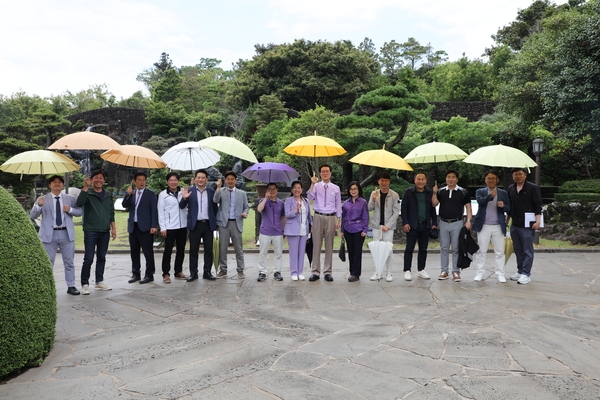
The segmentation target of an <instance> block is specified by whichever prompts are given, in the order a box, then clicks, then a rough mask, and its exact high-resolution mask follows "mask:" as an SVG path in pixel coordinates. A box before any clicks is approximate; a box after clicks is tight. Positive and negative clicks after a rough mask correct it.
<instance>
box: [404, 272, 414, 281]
mask: <svg viewBox="0 0 600 400" xmlns="http://www.w3.org/2000/svg"><path fill="white" fill-rule="evenodd" d="M404 280H405V281H412V274H411V273H410V271H406V272H405V273H404Z"/></svg>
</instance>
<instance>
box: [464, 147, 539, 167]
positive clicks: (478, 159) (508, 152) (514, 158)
mask: <svg viewBox="0 0 600 400" xmlns="http://www.w3.org/2000/svg"><path fill="white" fill-rule="evenodd" d="M463 161H464V162H466V163H469V164H479V165H487V166H490V167H507V168H529V167H537V164H536V163H535V161H533V160H532V159H531V157H529V156H528V155H527V154H525V153H524V152H522V151H521V150H519V149H515V148H514V147H510V146H503V145H501V144H497V145H493V146H485V147H482V148H480V149H477V150H475V151H474V152H472V153H471V154H469V156H468V157H467V158H465V159H464V160H463Z"/></svg>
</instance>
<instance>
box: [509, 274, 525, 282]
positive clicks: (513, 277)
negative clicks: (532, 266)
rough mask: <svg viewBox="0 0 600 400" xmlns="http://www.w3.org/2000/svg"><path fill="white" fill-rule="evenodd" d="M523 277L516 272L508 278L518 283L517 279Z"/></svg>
mask: <svg viewBox="0 0 600 400" xmlns="http://www.w3.org/2000/svg"><path fill="white" fill-rule="evenodd" d="M522 276H523V275H521V274H519V273H518V272H517V273H516V274H514V275H513V276H511V277H510V280H511V281H518V280H519V278H521V277H522Z"/></svg>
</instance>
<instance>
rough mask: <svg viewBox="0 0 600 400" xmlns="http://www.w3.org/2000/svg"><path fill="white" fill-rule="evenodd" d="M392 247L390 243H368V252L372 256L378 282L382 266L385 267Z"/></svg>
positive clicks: (374, 241)
mask: <svg viewBox="0 0 600 400" xmlns="http://www.w3.org/2000/svg"><path fill="white" fill-rule="evenodd" d="M393 247H394V245H393V244H392V243H390V242H384V241H380V240H373V241H371V242H369V250H371V255H372V256H373V262H374V263H375V273H376V274H377V279H378V280H379V279H381V274H382V273H383V266H384V265H385V263H386V261H387V259H388V257H389V255H390V252H391V251H392V248H393Z"/></svg>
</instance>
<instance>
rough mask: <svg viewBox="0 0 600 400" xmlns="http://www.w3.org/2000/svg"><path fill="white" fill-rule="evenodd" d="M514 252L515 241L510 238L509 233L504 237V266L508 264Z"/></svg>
mask: <svg viewBox="0 0 600 400" xmlns="http://www.w3.org/2000/svg"><path fill="white" fill-rule="evenodd" d="M514 252H515V248H514V246H513V240H512V238H511V237H510V233H508V232H507V233H506V236H504V265H506V264H507V263H508V259H509V258H510V256H511V255H512V254H513V253H514Z"/></svg>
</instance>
